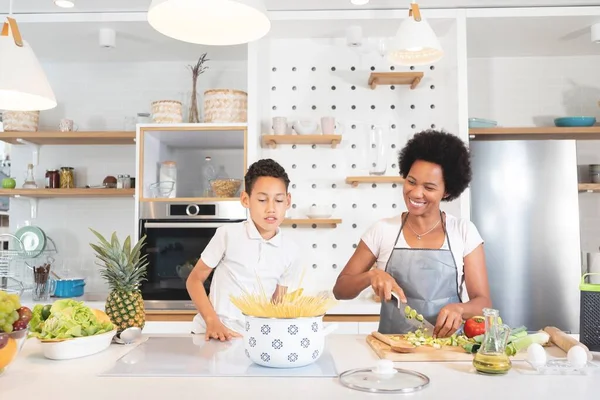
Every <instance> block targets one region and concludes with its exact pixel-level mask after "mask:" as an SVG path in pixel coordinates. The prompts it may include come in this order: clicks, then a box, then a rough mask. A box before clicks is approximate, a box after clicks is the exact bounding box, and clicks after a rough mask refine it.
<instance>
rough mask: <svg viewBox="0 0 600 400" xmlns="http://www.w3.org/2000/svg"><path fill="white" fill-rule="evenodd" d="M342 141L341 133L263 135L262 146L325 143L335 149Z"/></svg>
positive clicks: (274, 146) (273, 146)
mask: <svg viewBox="0 0 600 400" xmlns="http://www.w3.org/2000/svg"><path fill="white" fill-rule="evenodd" d="M341 141H342V135H263V136H262V140H261V143H262V146H263V147H270V148H272V149H274V148H276V147H277V145H278V144H308V145H312V144H325V145H330V146H331V148H332V149H335V148H336V146H337V145H338V144H340V143H341Z"/></svg>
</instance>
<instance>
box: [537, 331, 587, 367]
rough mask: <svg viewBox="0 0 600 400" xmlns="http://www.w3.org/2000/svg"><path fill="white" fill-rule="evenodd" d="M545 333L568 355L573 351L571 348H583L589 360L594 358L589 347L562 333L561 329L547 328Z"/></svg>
mask: <svg viewBox="0 0 600 400" xmlns="http://www.w3.org/2000/svg"><path fill="white" fill-rule="evenodd" d="M544 332H546V333H547V334H548V335H550V341H551V342H552V343H554V344H555V345H557V346H558V347H559V348H560V349H561V350H563V351H564V352H565V353H568V352H569V350H571V347H573V346H581V347H582V348H583V349H584V350H585V352H586V354H587V360H588V361H592V359H593V356H592V353H590V350H589V349H588V347H587V346H586V345H584V344H583V343H581V342H580V341H578V340H577V339H575V338H573V337H571V336H569V335H567V334H566V333H565V332H563V331H561V330H560V329H558V328H556V327H554V326H547V327H545V328H544Z"/></svg>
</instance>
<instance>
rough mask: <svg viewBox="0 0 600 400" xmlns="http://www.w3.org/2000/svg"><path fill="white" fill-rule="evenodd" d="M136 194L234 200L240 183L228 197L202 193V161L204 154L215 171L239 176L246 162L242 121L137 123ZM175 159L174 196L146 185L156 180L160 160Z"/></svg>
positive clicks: (147, 197)
mask: <svg viewBox="0 0 600 400" xmlns="http://www.w3.org/2000/svg"><path fill="white" fill-rule="evenodd" d="M138 129H139V134H138V144H137V145H138V157H139V158H138V163H139V164H138V170H139V171H138V177H139V184H138V185H137V186H138V194H139V200H140V201H142V202H143V201H153V202H157V201H177V200H181V201H195V202H199V201H215V200H220V201H224V200H238V199H239V193H240V191H241V190H243V188H242V187H240V189H239V190H238V192H237V193H236V195H235V196H233V197H231V198H222V197H221V198H214V197H207V196H204V195H203V193H204V186H205V182H204V179H203V175H202V172H203V168H202V165H203V163H204V160H205V158H206V157H211V159H212V160H211V162H212V164H213V165H214V167H215V170H216V171H217V174H219V171H220V170H221V171H223V170H224V171H225V173H226V174H227V177H228V178H232V179H242V180H243V178H244V175H245V173H246V166H247V142H248V140H247V136H248V135H247V126H246V124H173V125H172V124H152V125H140V126H138ZM164 161H173V162H175V163H176V168H177V178H176V194H175V199H173V198H166V195H164V194H161V193H157V192H156V191H153V190H152V189H151V188H150V185H152V184H153V183H157V182H159V181H160V177H159V171H160V164H161V163H162V162H164Z"/></svg>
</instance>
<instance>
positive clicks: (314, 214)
mask: <svg viewBox="0 0 600 400" xmlns="http://www.w3.org/2000/svg"><path fill="white" fill-rule="evenodd" d="M331 214H332V210H331V207H330V206H317V205H314V204H313V205H312V206H310V208H309V209H308V213H306V216H307V217H308V218H315V219H319V218H329V217H331Z"/></svg>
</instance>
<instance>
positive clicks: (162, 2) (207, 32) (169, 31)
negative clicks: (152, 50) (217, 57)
mask: <svg viewBox="0 0 600 400" xmlns="http://www.w3.org/2000/svg"><path fill="white" fill-rule="evenodd" d="M148 23H149V24H150V25H151V26H152V27H153V28H154V29H156V30H157V31H158V32H160V33H162V34H163V35H165V36H169V37H172V38H173V39H177V40H181V41H183V42H189V43H196V44H204V45H214V46H225V45H235V44H243V43H248V42H252V41H254V40H257V39H260V38H262V37H263V36H265V35H266V34H267V33H268V32H269V30H270V29H271V21H270V20H269V18H268V17H267V10H266V7H265V4H264V1H263V0H152V3H151V4H150V9H149V10H148Z"/></svg>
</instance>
